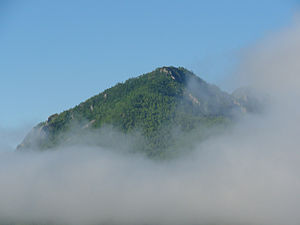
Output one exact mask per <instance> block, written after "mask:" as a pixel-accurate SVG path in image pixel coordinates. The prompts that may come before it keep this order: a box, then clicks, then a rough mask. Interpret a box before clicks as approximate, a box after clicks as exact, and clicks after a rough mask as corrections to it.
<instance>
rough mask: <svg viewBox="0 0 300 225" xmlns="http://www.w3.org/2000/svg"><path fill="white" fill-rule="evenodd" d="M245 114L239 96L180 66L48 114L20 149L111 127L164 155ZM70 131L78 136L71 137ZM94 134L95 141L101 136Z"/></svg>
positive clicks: (150, 151)
mask: <svg viewBox="0 0 300 225" xmlns="http://www.w3.org/2000/svg"><path fill="white" fill-rule="evenodd" d="M245 110H247V105H246V103H245V102H243V106H241V105H240V104H239V102H238V101H237V98H235V97H233V96H231V95H229V94H227V93H225V92H222V91H221V90H220V89H219V88H218V87H216V86H214V85H210V84H208V83H206V82H205V81H203V80H202V79H200V78H199V77H197V76H196V75H194V74H193V73H192V72H190V71H188V70H186V69H184V68H182V67H179V68H176V67H162V68H158V69H156V70H154V71H153V72H150V73H147V74H143V75H141V76H139V77H136V78H131V79H129V80H127V81H126V82H124V83H118V84H117V85H115V86H114V87H112V88H109V89H107V90H105V91H104V92H102V93H100V94H98V95H96V96H94V97H91V98H90V99H88V100H86V101H85V102H82V103H80V104H79V105H77V106H75V107H74V108H72V109H69V110H66V111H64V112H62V113H60V114H54V115H52V116H50V117H49V118H48V120H47V121H45V122H42V123H40V124H38V125H37V126H36V127H35V128H33V130H32V131H31V132H30V133H29V134H28V135H27V137H26V138H25V139H24V141H23V142H22V143H21V144H20V145H19V146H18V149H26V148H36V149H42V150H44V149H49V148H54V147H56V146H58V145H60V144H66V143H68V142H70V143H71V142H74V141H75V140H74V139H78V137H83V136H85V134H88V133H90V131H92V130H94V131H96V130H97V131H99V130H101V129H103V128H104V127H106V128H107V127H110V129H112V130H114V131H116V130H117V131H119V133H121V134H126V135H128V136H130V135H131V136H136V135H138V136H139V137H138V138H136V139H135V141H136V143H137V144H134V145H133V146H134V147H132V146H131V148H133V150H134V151H142V152H145V153H146V154H147V155H149V156H157V155H164V154H166V153H168V152H169V153H170V152H172V151H175V150H174V149H176V146H180V145H182V143H185V141H184V137H185V136H186V134H187V133H189V132H191V131H193V130H196V129H197V131H198V132H197V133H198V135H199V136H197V135H196V136H197V137H195V138H196V139H199V138H201V137H204V136H205V135H206V134H207V132H205V131H207V130H208V129H209V128H212V127H214V126H216V125H224V124H227V123H228V122H229V121H230V120H231V116H232V113H241V112H242V111H245ZM71 132H72V133H76V134H77V135H76V137H77V138H74V135H73V138H72V136H71V135H70V133H71ZM100 133H101V132H99V138H98V141H97V144H98V145H100V146H101V144H104V143H105V142H108V141H107V138H104V139H105V140H104V139H103V141H102V142H101V137H103V136H101V134H100ZM104 133H105V132H104ZM102 134H103V132H102ZM93 136H94V138H96V139H97V132H96V133H94V134H93ZM100 136H101V137H100ZM111 139H113V135H112V137H111ZM110 141H112V140H110ZM115 141H117V140H115ZM106 145H107V144H106ZM108 145H109V144H108ZM134 148H136V149H134Z"/></svg>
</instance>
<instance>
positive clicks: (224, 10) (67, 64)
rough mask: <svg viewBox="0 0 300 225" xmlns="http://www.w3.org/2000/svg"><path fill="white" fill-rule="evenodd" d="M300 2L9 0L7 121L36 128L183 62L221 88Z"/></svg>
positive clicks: (2, 3)
mask: <svg viewBox="0 0 300 225" xmlns="http://www.w3.org/2000/svg"><path fill="white" fill-rule="evenodd" d="M297 8H298V3H297V1H293V0H290V1H289V0H281V1H279V0H248V1H246V0H227V1H225V0H219V1H217V0H207V1H201V0H198V1H188V0H185V1H176V0H172V1H171V0H170V1H164V0H160V1H142V0H139V1H125V0H124V1H113V0H110V1H101V0H99V1H88V0H86V1H64V0H61V1H59V0H52V1H50V0H49V1H45V0H44V1H42V0H41V1H38V0H36V1H30V0H27V1H21V0H19V1H16V0H0V103H1V111H0V128H1V127H2V128H6V127H8V128H10V127H18V126H23V125H24V124H25V125H28V124H30V125H33V124H36V123H38V122H39V121H42V120H45V119H47V117H48V116H49V115H51V114H53V113H56V112H61V111H63V110H65V109H68V108H70V107H73V106H74V105H76V104H78V103H80V102H81V101H84V100H85V99H87V98H89V97H91V96H93V95H95V94H97V93H99V92H101V91H103V90H104V89H106V88H108V87H111V86H113V85H114V84H116V83H117V82H121V81H125V80H126V79H128V78H130V77H133V76H137V75H140V74H142V73H146V72H150V71H152V70H153V69H155V68H157V67H159V66H164V65H174V66H184V67H186V68H187V69H191V70H193V71H194V72H195V73H196V74H198V75H199V76H200V77H202V78H203V79H205V80H207V81H208V82H211V83H215V84H217V85H220V86H221V87H222V84H223V82H224V81H226V77H228V76H229V75H230V72H231V71H232V70H233V68H234V65H235V63H236V61H237V59H236V55H237V53H238V52H239V51H241V49H244V48H247V47H248V46H251V45H253V44H255V43H256V42H257V41H258V40H260V39H261V38H263V37H264V36H265V35H268V34H269V33H271V32H274V31H276V30H278V29H280V28H282V27H285V26H287V25H289V24H290V23H291V21H292V19H293V16H294V14H295V12H296V11H297Z"/></svg>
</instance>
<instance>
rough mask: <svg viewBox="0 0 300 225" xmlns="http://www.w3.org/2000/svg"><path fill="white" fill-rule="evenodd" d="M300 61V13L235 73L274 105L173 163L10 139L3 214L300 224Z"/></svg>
mask: <svg viewBox="0 0 300 225" xmlns="http://www.w3.org/2000/svg"><path fill="white" fill-rule="evenodd" d="M299 59H300V23H299V22H298V21H295V22H294V24H293V25H291V26H290V27H288V28H285V29H283V30H281V31H278V32H277V33H273V34H270V35H269V36H268V37H266V38H265V39H264V40H262V41H261V42H260V43H257V44H256V45H255V46H252V47H251V48H250V49H248V50H247V51H245V52H244V53H243V55H242V56H241V64H240V65H239V67H238V68H237V72H236V74H238V75H237V76H235V77H234V79H235V80H237V81H238V82H237V83H238V84H250V85H252V86H253V87H254V88H256V89H257V90H258V91H263V92H265V93H267V94H268V95H269V96H270V104H269V105H268V109H267V110H266V111H265V113H264V114H261V115H249V116H247V117H245V118H243V119H242V120H240V122H239V123H238V124H236V125H235V127H234V128H232V129H230V130H228V131H227V132H226V133H225V134H222V135H220V136H218V137H213V138H211V139H208V140H207V141H205V142H201V143H199V144H198V145H196V147H195V150H194V151H193V152H189V154H187V155H186V156H182V157H181V158H177V159H173V160H171V161H163V162H161V161H154V160H151V159H148V158H146V157H144V156H142V155H138V154H119V153H114V152H111V151H109V150H108V149H105V148H96V147H83V146H77V147H76V146H72V147H63V148H61V149H57V151H49V152H47V151H46V152H40V153H36V152H12V151H11V148H10V147H9V146H11V145H9V144H4V143H5V140H2V141H1V145H0V146H1V150H0V187H1V188H0V219H1V220H2V221H3V223H24V224H26V223H33V224H75V225H77V224H125V225H127V224H149V225H151V224H163V225H164V224H166V225H176V224H265V225H277V224H278V225H282V224H291V225H293V224H299V221H300V214H299V208H300V157H299V155H300V149H299V147H300V138H299V134H300V126H299V124H300V106H299V104H298V101H297V100H298V99H299V97H300V64H299V62H298V61H299ZM1 132H2V131H1ZM2 133H3V132H2ZM1 137H4V136H3V135H2V136H1ZM2 143H3V144H2Z"/></svg>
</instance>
